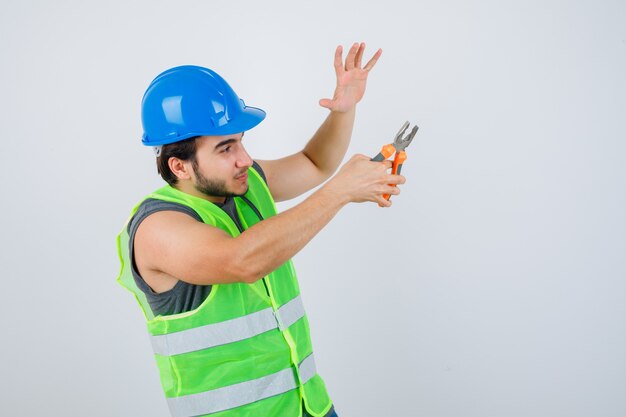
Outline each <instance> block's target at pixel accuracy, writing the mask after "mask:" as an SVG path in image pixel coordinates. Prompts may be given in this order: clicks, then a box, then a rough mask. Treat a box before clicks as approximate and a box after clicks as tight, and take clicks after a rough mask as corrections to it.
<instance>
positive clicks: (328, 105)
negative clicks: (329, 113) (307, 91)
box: [319, 98, 333, 110]
mask: <svg viewBox="0 0 626 417" xmlns="http://www.w3.org/2000/svg"><path fill="white" fill-rule="evenodd" d="M319 103H320V106H322V107H325V108H327V109H331V110H332V108H333V101H332V100H331V99H329V98H323V99H321V100H320V101H319Z"/></svg>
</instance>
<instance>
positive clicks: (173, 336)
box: [150, 295, 304, 356]
mask: <svg viewBox="0 0 626 417" xmlns="http://www.w3.org/2000/svg"><path fill="white" fill-rule="evenodd" d="M302 317H304V306H303V305H302V299H301V298H300V296H299V295H298V296H297V297H296V298H294V299H292V300H290V301H289V302H288V303H286V304H284V305H283V306H282V307H280V308H279V309H278V311H276V312H274V311H273V310H272V308H271V307H269V308H266V309H264V310H261V311H257V312H256V313H252V314H247V315H245V316H242V317H237V318H236V319H232V320H226V321H222V322H220V323H213V324H207V325H206V326H200V327H195V328H193V329H188V330H182V331H180V332H175V333H168V334H163V335H156V336H151V338H150V339H151V341H152V348H153V349H154V353H155V354H157V355H162V356H173V355H180V354H183V353H189V352H194V351H197V350H202V349H208V348H211V347H215V346H220V345H225V344H227V343H233V342H238V341H240V340H245V339H249V338H251V337H254V336H257V335H260V334H262V333H265V332H267V331H269V330H273V329H276V328H280V329H281V330H284V329H286V328H287V327H289V326H291V325H292V324H294V323H295V322H296V321H298V320H299V319H301V318H302Z"/></svg>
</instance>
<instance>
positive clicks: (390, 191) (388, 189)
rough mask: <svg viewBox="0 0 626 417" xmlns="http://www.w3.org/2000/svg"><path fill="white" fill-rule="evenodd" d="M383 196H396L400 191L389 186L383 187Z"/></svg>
mask: <svg viewBox="0 0 626 417" xmlns="http://www.w3.org/2000/svg"><path fill="white" fill-rule="evenodd" d="M383 194H391V195H398V194H400V189H399V188H398V187H393V186H391V185H388V186H386V187H385V190H384V191H383Z"/></svg>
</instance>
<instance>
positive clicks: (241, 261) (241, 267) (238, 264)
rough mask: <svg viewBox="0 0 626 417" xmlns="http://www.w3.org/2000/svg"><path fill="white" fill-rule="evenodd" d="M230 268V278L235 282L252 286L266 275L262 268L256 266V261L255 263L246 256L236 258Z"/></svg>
mask: <svg viewBox="0 0 626 417" xmlns="http://www.w3.org/2000/svg"><path fill="white" fill-rule="evenodd" d="M232 266H233V273H232V276H233V277H235V280H236V281H237V282H241V283H244V284H254V283H255V282H257V281H258V280H260V279H261V278H263V277H264V276H265V275H267V273H266V271H265V270H264V268H263V266H262V265H259V264H258V260H257V261H256V262H255V260H253V259H250V258H249V257H247V256H238V257H237V258H236V259H235V260H234V262H233V264H232Z"/></svg>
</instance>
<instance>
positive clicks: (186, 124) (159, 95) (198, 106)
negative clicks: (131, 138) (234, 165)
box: [141, 65, 265, 146]
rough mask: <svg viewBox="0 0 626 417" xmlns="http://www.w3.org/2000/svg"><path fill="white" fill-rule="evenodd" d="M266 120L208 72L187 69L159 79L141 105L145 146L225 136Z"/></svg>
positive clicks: (263, 113) (169, 70) (186, 67)
mask: <svg viewBox="0 0 626 417" xmlns="http://www.w3.org/2000/svg"><path fill="white" fill-rule="evenodd" d="M263 119H265V112H264V111H263V110H261V109H257V108H254V107H248V106H246V105H245V104H244V102H243V100H241V99H240V98H239V97H238V96H237V94H236V93H235V91H233V89H232V88H231V87H230V85H228V83H227V82H226V81H225V80H224V79H223V78H222V77H220V76H219V75H218V74H217V73H215V72H214V71H211V70H210V69H208V68H202V67H197V66H193V65H185V66H181V67H176V68H171V69H168V70H167V71H165V72H163V73H161V74H160V75H159V76H157V77H156V78H155V79H154V80H153V81H152V83H150V86H149V87H148V89H147V90H146V93H145V94H144V96H143V100H142V102H141V121H142V124H143V131H144V133H143V137H142V140H141V141H142V142H143V144H144V145H146V146H161V145H166V144H168V143H174V142H178V141H181V140H184V139H188V138H191V137H194V136H223V135H231V134H234V133H240V132H244V131H246V130H250V129H252V128H253V127H254V126H256V125H258V124H259V123H261V121H262V120H263Z"/></svg>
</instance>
